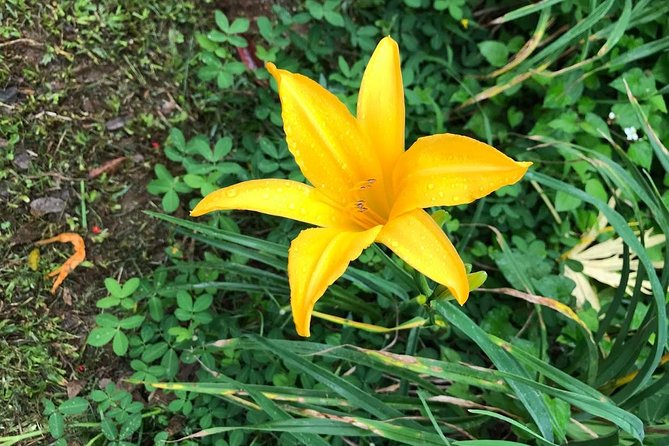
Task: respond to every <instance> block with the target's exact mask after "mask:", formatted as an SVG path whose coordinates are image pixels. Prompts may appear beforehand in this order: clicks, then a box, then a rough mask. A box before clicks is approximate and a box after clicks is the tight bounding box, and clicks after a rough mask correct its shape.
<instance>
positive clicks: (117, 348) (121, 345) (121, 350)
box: [112, 330, 128, 356]
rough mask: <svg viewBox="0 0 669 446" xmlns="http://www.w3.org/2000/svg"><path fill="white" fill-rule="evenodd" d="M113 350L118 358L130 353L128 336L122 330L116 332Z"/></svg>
mask: <svg viewBox="0 0 669 446" xmlns="http://www.w3.org/2000/svg"><path fill="white" fill-rule="evenodd" d="M112 348H113V350H114V353H115V354H116V355H117V356H123V355H125V354H126V353H127V351H128V336H126V334H125V333H123V332H122V331H121V330H119V331H117V332H116V335H114V342H113V343H112Z"/></svg>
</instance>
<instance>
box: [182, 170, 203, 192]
mask: <svg viewBox="0 0 669 446" xmlns="http://www.w3.org/2000/svg"><path fill="white" fill-rule="evenodd" d="M183 180H184V183H186V184H187V185H188V187H192V188H193V189H199V188H201V187H202V186H203V185H204V184H206V183H207V181H206V180H205V179H204V177H202V176H201V175H195V174H192V173H187V174H186V175H184V176H183Z"/></svg>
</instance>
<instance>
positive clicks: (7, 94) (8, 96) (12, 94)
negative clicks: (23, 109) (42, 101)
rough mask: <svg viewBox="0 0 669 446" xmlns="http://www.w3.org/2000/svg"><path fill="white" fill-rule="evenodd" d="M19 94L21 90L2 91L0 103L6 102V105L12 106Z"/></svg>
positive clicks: (9, 89) (13, 88)
mask: <svg viewBox="0 0 669 446" xmlns="http://www.w3.org/2000/svg"><path fill="white" fill-rule="evenodd" d="M18 93H19V90H18V88H16V87H9V88H5V89H2V90H0V102H4V103H5V104H12V103H14V102H16V100H17V98H16V95H17V94H18Z"/></svg>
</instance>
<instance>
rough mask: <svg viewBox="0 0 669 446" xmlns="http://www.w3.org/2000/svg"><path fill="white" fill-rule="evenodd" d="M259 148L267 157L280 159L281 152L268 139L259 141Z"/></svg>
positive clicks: (263, 138)
mask: <svg viewBox="0 0 669 446" xmlns="http://www.w3.org/2000/svg"><path fill="white" fill-rule="evenodd" d="M258 146H259V147H260V150H262V151H263V153H265V154H266V155H267V156H269V157H270V158H274V159H279V158H280V156H279V152H278V151H277V150H276V146H275V145H274V144H273V143H272V141H270V140H269V139H268V138H265V137H264V136H263V137H261V138H260V139H258Z"/></svg>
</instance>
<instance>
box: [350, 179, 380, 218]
mask: <svg viewBox="0 0 669 446" xmlns="http://www.w3.org/2000/svg"><path fill="white" fill-rule="evenodd" d="M374 183H376V178H369V179H367V180H364V181H360V182H359V183H357V184H355V185H354V186H353V187H352V188H351V189H350V190H349V197H350V199H351V201H352V202H353V203H352V207H353V209H354V210H355V211H354V212H353V215H352V216H353V218H354V219H355V220H357V221H358V222H360V223H361V224H363V225H364V226H367V227H372V226H377V225H382V224H384V222H385V220H384V219H383V218H381V217H380V216H379V215H378V214H377V213H376V212H375V211H374V210H373V209H372V208H371V207H370V206H368V204H367V200H366V199H365V198H364V197H365V196H367V194H368V193H369V190H370V189H372V187H373V186H374Z"/></svg>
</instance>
